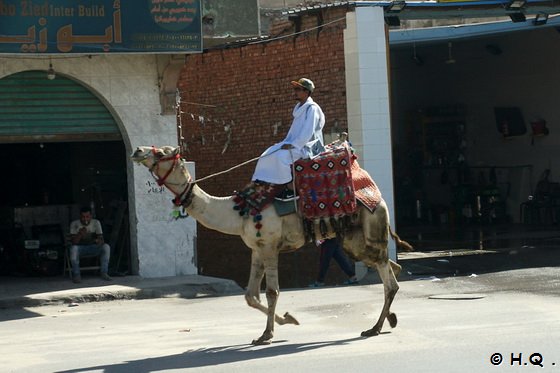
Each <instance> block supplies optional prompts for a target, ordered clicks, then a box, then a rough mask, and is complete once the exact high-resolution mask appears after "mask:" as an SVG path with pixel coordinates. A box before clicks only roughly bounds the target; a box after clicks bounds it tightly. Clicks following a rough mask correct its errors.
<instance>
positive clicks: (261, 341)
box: [251, 337, 272, 346]
mask: <svg viewBox="0 0 560 373" xmlns="http://www.w3.org/2000/svg"><path fill="white" fill-rule="evenodd" d="M271 343H272V341H271V340H270V339H263V338H262V337H261V338H259V339H253V342H251V344H252V345H253V346H265V345H269V344H271Z"/></svg>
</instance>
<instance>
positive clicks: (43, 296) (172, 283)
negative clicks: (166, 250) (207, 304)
mask: <svg viewBox="0 0 560 373" xmlns="http://www.w3.org/2000/svg"><path fill="white" fill-rule="evenodd" d="M242 291H243V289H241V288H240V287H239V286H238V285H237V284H236V283H235V282H234V281H232V280H227V279H222V278H215V277H207V276H199V275H190V276H175V277H164V278H142V277H140V276H126V277H113V281H111V282H107V281H103V280H101V279H100V278H98V277H96V276H91V277H90V276H84V277H82V283H80V284H74V283H72V281H70V280H69V279H68V278H62V277H34V278H33V277H31V278H30V277H26V278H17V277H0V309H2V308H16V307H34V306H43V305H50V304H64V303H68V304H71V303H81V302H93V301H105V300H115V299H146V298H164V297H181V298H198V297H205V296H218V295H230V294H240V293H241V292H242Z"/></svg>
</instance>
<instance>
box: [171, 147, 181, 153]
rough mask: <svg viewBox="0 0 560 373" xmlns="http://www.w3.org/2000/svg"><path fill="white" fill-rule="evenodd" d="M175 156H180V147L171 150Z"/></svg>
mask: <svg viewBox="0 0 560 373" xmlns="http://www.w3.org/2000/svg"><path fill="white" fill-rule="evenodd" d="M177 154H179V155H180V154H181V147H180V146H178V147H176V148H175V149H173V155H177Z"/></svg>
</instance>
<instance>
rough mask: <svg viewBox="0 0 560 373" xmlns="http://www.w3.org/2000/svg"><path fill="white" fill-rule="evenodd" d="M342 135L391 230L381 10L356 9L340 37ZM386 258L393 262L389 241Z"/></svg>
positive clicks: (386, 80)
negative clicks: (344, 124) (343, 83)
mask: <svg viewBox="0 0 560 373" xmlns="http://www.w3.org/2000/svg"><path fill="white" fill-rule="evenodd" d="M344 57H345V65H346V103H347V110H348V133H349V136H350V142H351V143H352V145H353V146H354V148H355V149H356V152H357V154H358V157H359V162H360V165H361V166H362V167H363V168H364V169H365V170H367V171H368V172H369V174H370V175H371V176H372V177H373V179H374V180H375V182H376V183H377V185H378V186H379V188H380V189H381V193H382V195H383V199H384V200H385V202H386V203H387V206H388V207H389V214H390V219H391V226H392V227H393V228H395V221H394V215H395V214H394V211H395V208H394V199H393V158H392V154H391V118H390V107H389V74H388V62H387V61H388V45H387V40H386V33H385V22H384V17H383V8H381V7H357V8H356V10H355V12H348V13H347V14H346V30H345V31H344ZM389 255H390V257H391V259H393V260H395V259H396V257H397V252H396V247H395V243H394V241H392V240H390V243H389Z"/></svg>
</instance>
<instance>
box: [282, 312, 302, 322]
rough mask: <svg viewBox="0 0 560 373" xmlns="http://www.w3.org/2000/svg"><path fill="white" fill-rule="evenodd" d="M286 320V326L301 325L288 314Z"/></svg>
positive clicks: (285, 315)
mask: <svg viewBox="0 0 560 373" xmlns="http://www.w3.org/2000/svg"><path fill="white" fill-rule="evenodd" d="M284 320H285V322H286V324H294V325H299V322H298V321H297V320H296V318H295V317H293V316H292V315H290V314H289V313H288V312H286V313H285V314H284Z"/></svg>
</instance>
